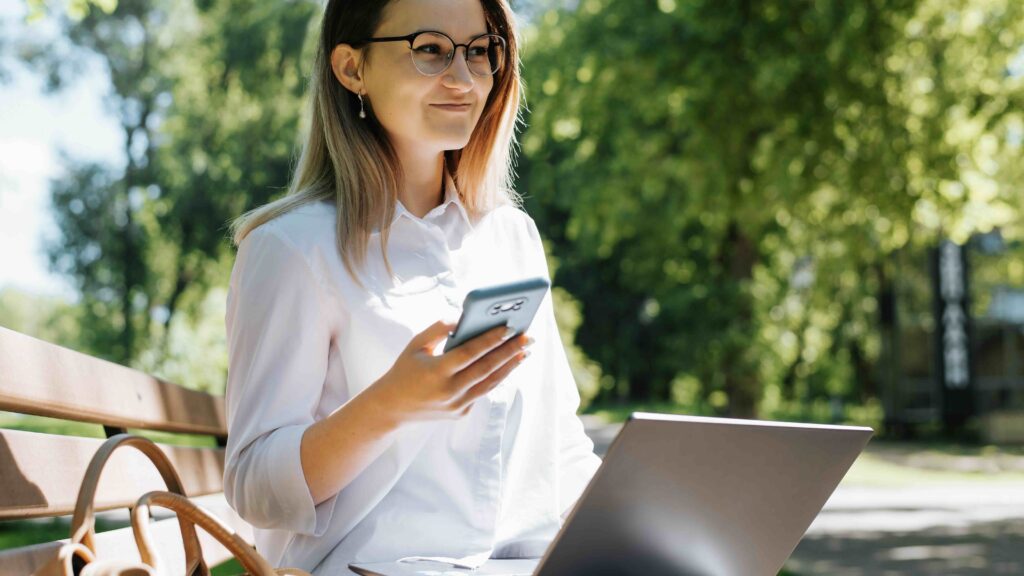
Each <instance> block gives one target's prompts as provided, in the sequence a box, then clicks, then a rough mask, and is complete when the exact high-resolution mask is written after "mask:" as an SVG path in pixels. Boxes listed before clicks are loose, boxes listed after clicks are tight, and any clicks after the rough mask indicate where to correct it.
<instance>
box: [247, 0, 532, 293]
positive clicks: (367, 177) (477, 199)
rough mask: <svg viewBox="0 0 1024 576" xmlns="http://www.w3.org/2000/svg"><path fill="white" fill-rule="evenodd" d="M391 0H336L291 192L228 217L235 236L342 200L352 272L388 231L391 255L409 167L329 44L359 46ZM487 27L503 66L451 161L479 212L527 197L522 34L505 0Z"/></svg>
mask: <svg viewBox="0 0 1024 576" xmlns="http://www.w3.org/2000/svg"><path fill="white" fill-rule="evenodd" d="M387 4H388V0H384V1H379V2H370V1H366V0H331V1H330V2H328V4H327V8H326V10H325V11H324V18H323V22H322V24H321V29H320V39H319V46H318V50H317V53H316V59H315V61H314V64H313V73H312V76H311V78H310V84H309V104H310V111H311V123H310V124H311V125H310V130H309V135H308V137H307V139H306V141H305V145H304V146H303V148H302V153H301V155H300V156H299V160H298V164H297V166H296V170H295V174H294V176H293V178H292V181H291V183H290V185H289V188H288V192H287V194H286V195H285V196H284V197H282V198H280V199H278V200H275V201H273V202H269V203H267V204H265V205H263V206H260V207H258V208H255V209H253V210H250V211H248V212H246V213H244V214H242V215H241V216H239V217H238V218H236V219H235V220H234V221H233V222H232V223H231V225H230V230H231V237H232V240H233V242H234V244H235V245H236V246H237V245H239V244H241V242H242V240H243V239H245V237H246V235H248V234H249V232H251V231H252V230H253V229H255V228H256V227H258V226H260V225H261V224H263V223H265V222H267V221H270V220H273V219H274V218H277V217H278V216H281V215H283V214H285V213H287V212H289V211H291V210H294V209H295V208H298V207H299V206H303V205H305V204H310V203H313V202H317V201H320V200H327V199H332V198H333V199H334V202H335V204H336V205H337V208H338V210H337V214H338V216H337V221H336V229H337V249H338V252H339V254H340V255H341V258H342V261H343V262H344V264H345V268H346V269H347V270H348V272H349V274H351V275H352V277H353V278H355V279H356V280H357V281H358V276H357V274H356V270H357V269H359V268H360V267H361V266H362V265H363V263H364V262H365V260H366V252H367V249H368V248H369V241H370V239H369V237H370V234H371V233H372V231H373V229H374V226H375V225H377V226H378V227H379V229H380V233H381V234H380V241H381V250H382V252H383V253H384V255H385V256H384V258H385V266H387V268H388V270H389V273H390V266H389V265H388V262H387V241H388V232H389V228H390V222H391V220H392V218H393V217H394V213H395V206H396V203H397V202H398V190H399V188H400V187H401V184H402V178H403V176H402V169H401V165H400V163H399V161H398V157H397V155H396V153H395V151H394V148H393V147H392V146H391V143H390V141H389V140H388V138H387V135H386V133H385V132H384V130H383V128H382V126H381V125H380V123H379V122H378V121H377V120H376V118H375V117H374V115H373V114H372V113H369V114H367V117H366V118H365V119H361V118H359V117H358V110H359V102H358V100H357V98H356V96H355V94H353V93H352V92H350V91H349V90H347V89H346V88H345V87H344V86H342V85H341V83H340V82H338V80H337V79H336V78H335V77H334V72H333V70H332V68H331V51H332V50H333V48H334V47H335V46H336V45H338V44H340V43H349V44H356V43H358V42H359V41H361V40H363V39H365V38H369V37H371V36H372V35H373V32H374V31H375V30H376V29H377V27H378V25H379V23H380V20H381V18H382V13H383V10H384V8H385V7H386V6H387ZM481 4H482V5H483V8H484V13H485V17H486V20H487V26H488V30H489V31H490V32H494V33H497V34H500V35H502V36H503V37H504V38H505V41H506V45H507V47H506V56H505V65H504V67H503V68H502V69H501V70H500V71H498V72H497V73H496V74H495V76H494V85H493V87H492V88H491V92H490V94H489V95H488V97H487V101H486V103H485V104H484V110H483V112H482V113H481V116H480V120H479V121H478V122H477V125H476V128H475V129H474V130H473V133H472V135H471V136H470V139H469V142H468V143H467V144H466V146H465V147H464V148H462V149H461V150H450V151H446V152H445V153H444V156H445V158H444V160H445V167H446V168H447V169H448V170H449V172H450V173H451V175H452V178H453V179H454V181H455V187H456V189H457V190H458V193H459V197H460V200H461V201H462V202H463V204H464V205H465V207H466V210H467V211H468V212H469V214H470V217H471V218H477V217H479V216H480V215H481V214H483V213H484V212H486V211H488V210H490V209H492V208H494V207H496V206H498V205H501V204H508V203H511V204H519V197H518V195H517V194H516V193H515V192H514V191H513V189H512V179H513V177H514V170H515V154H514V152H515V148H516V144H517V142H516V124H517V122H519V121H520V116H519V103H520V98H521V94H522V84H521V83H522V80H521V76H520V69H519V68H520V57H519V42H518V38H517V31H516V29H515V26H514V15H513V14H512V12H511V9H510V8H509V7H508V5H507V3H506V0H481Z"/></svg>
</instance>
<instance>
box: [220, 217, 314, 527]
mask: <svg viewBox="0 0 1024 576" xmlns="http://www.w3.org/2000/svg"><path fill="white" fill-rule="evenodd" d="M325 298H326V295H325V288H324V286H323V285H322V284H321V283H320V281H319V279H318V278H317V277H315V276H314V273H313V271H312V269H311V268H310V266H309V264H308V263H307V261H306V260H305V259H304V258H303V256H302V254H301V253H300V252H299V251H298V250H297V249H296V248H294V246H293V245H292V244H291V243H290V242H289V241H287V240H286V239H284V238H283V237H281V236H280V235H279V234H277V233H275V231H274V228H273V227H272V226H269V225H263V226H261V227H259V228H256V229H255V230H253V231H252V232H251V233H250V234H249V235H248V236H247V237H246V238H245V239H244V240H243V241H242V243H241V245H240V246H239V250H238V254H237V257H236V260H235V264H234V268H233V269H232V273H231V283H230V286H229V291H228V297H227V313H226V317H225V323H226V328H227V339H228V355H229V356H228V360H229V364H228V385H227V392H226V394H225V401H226V409H227V420H228V444H227V450H226V458H225V460H226V461H225V468H224V493H225V495H226V497H227V500H228V502H229V503H230V504H231V506H232V507H233V508H234V509H235V510H236V511H237V512H238V513H239V515H241V516H242V517H243V518H245V519H246V520H247V521H248V522H250V523H251V524H253V525H254V526H257V527H259V528H265V529H277V530H288V531H292V532H297V533H302V534H310V535H320V534H322V533H323V531H324V530H325V529H326V527H327V525H328V523H329V521H330V516H331V510H332V509H333V507H334V498H331V499H329V500H327V501H325V502H323V503H321V504H320V505H319V506H314V503H313V498H312V496H311V495H310V492H309V487H308V485H307V484H306V480H305V477H304V475H303V472H302V463H301V460H300V455H299V454H300V450H299V448H300V445H301V442H302V435H303V433H304V432H305V430H306V428H308V427H309V426H310V425H311V424H312V423H313V422H314V417H315V413H316V407H317V405H318V403H319V401H320V398H321V394H322V392H323V388H324V383H325V378H326V374H327V366H328V353H329V348H330V342H331V334H330V329H329V327H328V323H327V320H326V319H325V309H326V308H327V307H326V305H325V302H326V300H325Z"/></svg>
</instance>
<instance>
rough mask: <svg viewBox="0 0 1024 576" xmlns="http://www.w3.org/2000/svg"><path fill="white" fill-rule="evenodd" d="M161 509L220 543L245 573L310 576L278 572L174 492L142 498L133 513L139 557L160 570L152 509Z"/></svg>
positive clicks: (242, 542) (218, 523)
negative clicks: (153, 538) (151, 531)
mask: <svg viewBox="0 0 1024 576" xmlns="http://www.w3.org/2000/svg"><path fill="white" fill-rule="evenodd" d="M150 506H159V507H161V508H167V509H168V510H171V511H173V512H174V513H176V514H177V515H178V521H179V522H181V521H182V520H187V521H188V522H189V523H192V524H194V525H196V526H199V527H200V528H202V529H203V530H205V531H206V532H208V533H209V534H210V536H213V537H214V538H216V539H217V541H218V542H220V543H221V544H222V545H224V547H225V548H227V549H228V552H230V553H231V554H232V555H233V556H234V557H235V558H236V559H237V560H238V562H239V563H240V564H241V565H242V567H243V568H244V569H245V571H246V572H247V573H249V574H251V575H252V576H276V575H280V574H290V575H295V576H302V575H305V576H309V575H308V574H307V573H306V572H303V571H302V570H297V569H295V568H287V569H284V570H281V571H275V570H274V568H273V566H271V565H270V563H269V562H267V561H266V559H265V558H263V556H260V555H259V553H257V552H256V549H255V548H253V547H252V546H250V545H249V543H248V542H246V541H245V540H244V539H242V537H241V536H239V535H238V534H236V533H235V532H234V531H233V530H232V529H231V528H229V527H228V526H226V525H225V524H224V523H223V522H222V521H221V520H220V519H219V518H217V517H216V516H214V515H213V514H211V513H209V512H207V511H206V510H204V509H203V508H201V507H199V506H197V505H196V504H195V503H194V502H192V501H191V500H189V499H188V498H185V497H183V496H181V495H178V494H173V493H171V492H161V491H156V492H149V493H147V494H144V495H143V496H142V498H139V501H138V503H136V505H135V508H134V509H132V532H134V534H135V543H136V544H137V545H138V547H139V554H140V555H141V556H142V561H143V562H145V563H146V564H149V565H150V566H152V567H153V568H155V569H156V571H157V572H159V573H162V571H161V570H160V560H159V558H158V557H157V555H156V553H155V552H154V551H153V545H152V538H151V537H150V534H149V522H148V521H147V520H148V518H149V507H150Z"/></svg>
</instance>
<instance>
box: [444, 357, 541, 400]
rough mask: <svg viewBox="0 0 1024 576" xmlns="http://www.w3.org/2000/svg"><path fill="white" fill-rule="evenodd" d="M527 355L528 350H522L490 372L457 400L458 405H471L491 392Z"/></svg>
mask: <svg viewBox="0 0 1024 576" xmlns="http://www.w3.org/2000/svg"><path fill="white" fill-rule="evenodd" d="M529 355H530V351H529V350H523V351H521V352H519V353H518V354H516V355H515V356H513V357H512V358H511V359H509V360H508V361H507V362H505V363H504V364H502V365H501V367H500V368H498V369H497V370H495V371H494V372H491V374H490V375H489V376H488V377H487V378H484V379H483V380H481V381H480V382H479V383H477V384H474V385H473V386H472V387H470V389H469V390H467V391H466V393H465V394H463V395H462V397H461V398H459V404H460V405H461V404H462V403H468V404H469V405H472V404H473V402H476V401H477V400H478V399H479V398H480V397H481V396H483V395H484V394H487V393H488V392H490V391H491V390H493V389H494V387H495V386H497V385H498V384H501V382H502V381H503V380H504V379H505V378H507V377H508V375H509V374H511V373H512V370H515V368H516V366H519V365H520V364H522V362H523V360H525V359H526V357H527V356H529Z"/></svg>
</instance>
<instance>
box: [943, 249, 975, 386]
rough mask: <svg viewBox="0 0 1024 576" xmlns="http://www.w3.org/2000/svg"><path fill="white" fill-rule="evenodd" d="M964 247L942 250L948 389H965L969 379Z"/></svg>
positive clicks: (944, 365) (944, 346)
mask: <svg viewBox="0 0 1024 576" xmlns="http://www.w3.org/2000/svg"><path fill="white" fill-rule="evenodd" d="M961 250H962V249H961V247H960V246H958V245H956V244H954V243H953V242H950V241H948V240H946V241H944V242H943V243H942V245H941V246H940V247H939V294H940V295H941V296H942V307H943V311H942V365H943V368H944V371H945V385H946V387H947V388H954V389H962V388H966V387H967V383H968V380H969V374H968V369H967V368H968V364H967V361H968V357H967V315H966V314H965V313H964V302H963V300H964V295H965V293H964V267H963V259H962V257H961Z"/></svg>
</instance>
